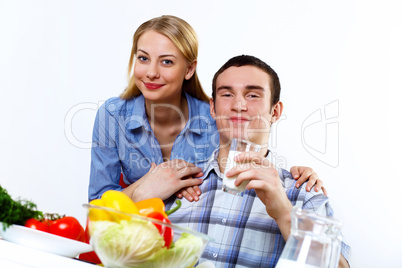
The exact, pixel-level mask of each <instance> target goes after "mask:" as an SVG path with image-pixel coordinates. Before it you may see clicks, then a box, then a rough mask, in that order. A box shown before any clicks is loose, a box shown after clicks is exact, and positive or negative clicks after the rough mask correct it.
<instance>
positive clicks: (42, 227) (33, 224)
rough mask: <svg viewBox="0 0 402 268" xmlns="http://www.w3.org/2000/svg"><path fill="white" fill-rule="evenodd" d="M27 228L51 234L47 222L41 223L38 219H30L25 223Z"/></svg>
mask: <svg viewBox="0 0 402 268" xmlns="http://www.w3.org/2000/svg"><path fill="white" fill-rule="evenodd" d="M25 227H29V228H32V229H36V230H39V231H43V232H49V225H48V224H47V222H46V221H40V220H37V219H29V220H27V221H26V222H25Z"/></svg>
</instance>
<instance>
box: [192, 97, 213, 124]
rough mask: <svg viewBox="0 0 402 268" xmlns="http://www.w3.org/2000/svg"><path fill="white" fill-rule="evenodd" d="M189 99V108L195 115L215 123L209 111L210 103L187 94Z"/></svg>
mask: <svg viewBox="0 0 402 268" xmlns="http://www.w3.org/2000/svg"><path fill="white" fill-rule="evenodd" d="M187 99H188V101H189V108H190V109H191V111H192V114H193V115H198V116H201V115H202V116H205V117H206V118H208V119H209V120H208V121H211V122H214V120H213V118H212V116H211V113H210V110H209V103H207V102H205V101H202V100H199V99H197V98H194V97H192V96H190V95H189V94H187Z"/></svg>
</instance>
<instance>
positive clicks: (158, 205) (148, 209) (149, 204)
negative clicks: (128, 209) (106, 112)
mask: <svg viewBox="0 0 402 268" xmlns="http://www.w3.org/2000/svg"><path fill="white" fill-rule="evenodd" d="M135 205H136V206H137V208H138V211H139V214H140V215H142V216H148V215H149V214H151V213H152V212H160V213H161V214H162V215H163V216H164V217H166V218H167V214H166V213H165V203H163V201H162V199H160V198H157V197H155V198H149V199H145V200H141V201H138V202H136V203H135Z"/></svg>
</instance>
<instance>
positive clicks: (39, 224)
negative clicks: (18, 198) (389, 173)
mask: <svg viewBox="0 0 402 268" xmlns="http://www.w3.org/2000/svg"><path fill="white" fill-rule="evenodd" d="M51 215H52V216H51V218H50V219H49V218H45V219H43V220H37V219H33V218H32V219H28V220H27V221H26V222H25V227H29V228H33V229H36V230H39V231H43V232H47V233H51V234H54V235H58V236H62V237H65V238H70V239H74V240H77V241H81V242H85V240H86V234H85V231H84V228H82V226H81V224H80V223H79V221H78V220H77V219H76V218H74V217H70V216H67V217H64V216H63V217H60V216H59V215H57V218H56V219H53V217H54V214H51Z"/></svg>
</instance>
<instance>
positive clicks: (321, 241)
mask: <svg viewBox="0 0 402 268" xmlns="http://www.w3.org/2000/svg"><path fill="white" fill-rule="evenodd" d="M341 228H342V224H341V222H340V221H338V220H336V219H334V218H330V217H325V216H321V215H318V214H316V213H314V212H310V211H306V210H302V209H301V208H299V207H294V208H293V210H292V214H291V231H290V236H289V238H288V240H287V242H286V245H285V248H284V249H283V252H282V254H281V256H280V258H279V261H278V264H277V266H276V267H277V268H302V267H306V268H316V267H322V268H334V267H338V262H339V257H340V253H341V241H342V236H341Z"/></svg>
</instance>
